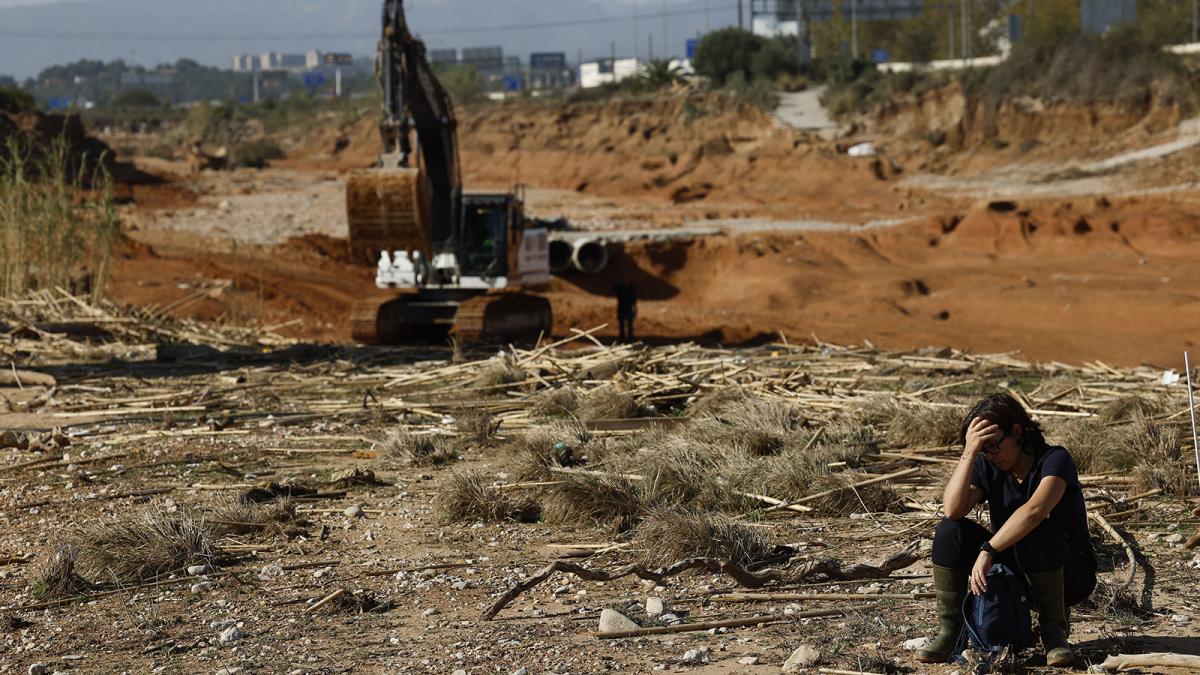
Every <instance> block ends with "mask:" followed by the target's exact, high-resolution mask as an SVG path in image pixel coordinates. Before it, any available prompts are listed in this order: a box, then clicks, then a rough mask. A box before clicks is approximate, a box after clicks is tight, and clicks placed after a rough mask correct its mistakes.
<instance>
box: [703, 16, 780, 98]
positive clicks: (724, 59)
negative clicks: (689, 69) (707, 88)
mask: <svg viewBox="0 0 1200 675" xmlns="http://www.w3.org/2000/svg"><path fill="white" fill-rule="evenodd" d="M766 43H767V40H766V38H762V37H759V36H757V35H755V34H753V33H750V32H748V31H744V30H741V29H738V28H722V29H721V30H718V31H713V32H711V33H709V34H708V35H705V36H704V37H703V38H701V40H700V44H699V45H697V47H696V57H695V58H694V59H693V60H692V64H693V66H694V67H695V68H696V72H697V73H699V74H700V75H703V76H704V77H707V78H708V79H709V80H711V81H712V83H713V84H714V85H717V86H724V85H725V83H726V82H728V81H729V78H730V77H732V76H733V75H734V74H735V73H740V74H741V77H742V78H743V80H745V81H747V82H748V81H750V80H753V79H754V75H755V72H754V65H755V64H754V56H755V54H757V53H758V52H759V51H760V50H762V49H763V47H764V46H765V45H766Z"/></svg>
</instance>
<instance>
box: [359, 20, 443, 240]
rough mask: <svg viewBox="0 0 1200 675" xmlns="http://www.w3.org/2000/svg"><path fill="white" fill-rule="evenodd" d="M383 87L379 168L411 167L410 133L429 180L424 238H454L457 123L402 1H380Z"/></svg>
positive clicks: (379, 61)
mask: <svg viewBox="0 0 1200 675" xmlns="http://www.w3.org/2000/svg"><path fill="white" fill-rule="evenodd" d="M376 70H377V76H378V78H379V85H380V88H381V89H382V90H383V119H382V122H381V123H380V127H379V130H380V134H381V136H382V138H383V147H384V154H383V155H382V156H381V158H380V164H381V166H383V167H384V168H393V167H399V168H407V167H410V166H412V160H413V157H412V156H413V151H412V137H411V136H412V134H411V132H412V131H416V137H417V147H418V150H419V152H420V162H421V164H422V165H423V166H422V167H421V168H423V169H424V171H423V173H424V174H425V175H426V176H427V177H428V180H429V188H430V193H429V207H430V219H431V221H432V222H431V223H430V224H429V225H430V226H429V236H430V239H431V240H432V242H433V243H434V244H435V245H441V244H445V243H448V242H452V241H453V239H455V238H456V237H458V236H459V233H458V232H456V229H457V228H456V227H455V223H458V222H459V221H460V220H461V210H462V173H461V170H460V167H459V158H458V121H457V120H456V119H455V117H454V106H453V104H452V103H451V101H450V95H449V94H448V93H447V92H446V90H445V88H444V87H442V85H441V83H440V82H438V79H437V76H436V75H435V74H434V72H433V67H432V66H431V65H430V64H429V60H428V59H427V58H426V57H425V43H424V42H422V41H421V40H419V39H417V38H416V37H414V36H413V34H412V32H411V31H409V29H408V21H407V19H406V17H405V14H404V0H385V2H384V4H383V37H382V39H381V40H380V42H379V51H378V56H377V62H376Z"/></svg>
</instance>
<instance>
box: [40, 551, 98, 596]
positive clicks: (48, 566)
mask: <svg viewBox="0 0 1200 675" xmlns="http://www.w3.org/2000/svg"><path fill="white" fill-rule="evenodd" d="M76 555H77V553H76V550H75V547H74V546H73V545H71V544H61V545H58V546H55V547H54V552H53V553H51V554H50V556H49V557H47V558H46V559H44V560H42V561H39V562H38V563H37V564H36V566H35V567H34V568H33V570H32V571H31V572H30V574H29V578H30V579H32V580H33V591H32V593H31V594H32V595H33V597H35V598H56V597H63V596H69V595H78V594H80V593H86V592H87V591H89V590H91V588H92V584H91V583H90V582H89V581H87V580H86V579H84V578H83V577H81V576H79V574H78V573H77V572H76V571H75V560H76Z"/></svg>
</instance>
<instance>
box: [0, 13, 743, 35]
mask: <svg viewBox="0 0 1200 675" xmlns="http://www.w3.org/2000/svg"><path fill="white" fill-rule="evenodd" d="M723 7H724V8H726V9H729V10H733V9H735V8H736V5H734V4H726V5H723ZM706 11H708V10H707V9H705V8H699V9H680V10H674V11H670V12H666V13H661V12H656V13H655V14H654V15H638V14H635V15H634V16H633V19H634V20H637V19H638V18H644V17H649V16H663V17H664V18H665V17H677V16H690V15H699V14H704V13H705V12H706ZM629 20H630V17H629V16H618V17H598V18H592V19H565V20H560V21H545V22H542V23H523V24H508V25H501V26H479V27H471V28H435V29H432V30H421V31H419V33H420V34H421V35H457V34H468V33H484V32H487V33H495V32H498V31H524V30H541V29H545V28H564V27H568V26H592V25H599V24H612V23H624V22H626V21H629ZM378 37H379V33H377V32H346V33H321V32H317V33H124V32H119V33H97V32H92V31H60V30H0V38H13V39H31V40H95V41H101V42H103V41H127V40H138V41H143V42H272V41H282V40H361V39H376V38H378Z"/></svg>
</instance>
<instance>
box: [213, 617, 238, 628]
mask: <svg viewBox="0 0 1200 675" xmlns="http://www.w3.org/2000/svg"><path fill="white" fill-rule="evenodd" d="M236 625H237V621H234V620H233V619H218V620H216V621H213V622H212V623H210V624H208V627H209V628H211V629H213V630H225V629H226V628H229V627H231V626H236Z"/></svg>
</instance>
